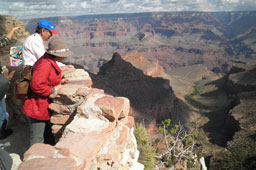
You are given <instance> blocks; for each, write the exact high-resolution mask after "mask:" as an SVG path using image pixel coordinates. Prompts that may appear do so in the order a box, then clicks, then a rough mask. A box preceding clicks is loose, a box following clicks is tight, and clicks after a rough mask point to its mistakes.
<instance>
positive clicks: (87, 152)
mask: <svg viewBox="0 0 256 170" xmlns="http://www.w3.org/2000/svg"><path fill="white" fill-rule="evenodd" d="M109 136H110V133H95V132H94V133H89V134H82V133H71V132H69V133H67V134H66V135H65V137H63V138H61V139H60V141H59V142H58V143H57V144H56V145H55V147H56V148H57V149H68V150H69V151H70V154H71V155H74V156H76V157H78V158H79V159H81V160H83V162H84V166H86V165H87V164H88V163H90V162H91V161H92V160H93V159H94V157H95V156H96V154H97V153H98V152H99V150H100V148H101V147H102V145H103V144H104V143H105V141H106V139H107V138H108V137H109Z"/></svg>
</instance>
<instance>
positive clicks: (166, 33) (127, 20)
mask: <svg viewBox="0 0 256 170" xmlns="http://www.w3.org/2000/svg"><path fill="white" fill-rule="evenodd" d="M255 18H256V14H255V12H254V11H252V12H220V13H207V12H165V13H163V12H154V13H141V14H113V15H94V16H78V17H57V18H49V20H51V21H52V22H53V23H54V24H56V25H57V26H56V29H57V30H58V31H59V35H60V36H62V37H64V38H65V39H67V40H68V41H69V43H70V46H71V48H72V50H73V51H75V54H76V57H75V58H73V59H70V61H71V62H72V63H79V64H82V65H85V66H86V67H87V68H88V69H89V70H90V71H91V72H94V73H96V72H98V69H99V66H98V61H99V60H102V59H105V60H110V59H111V55H112V54H113V53H114V52H116V51H117V52H119V53H120V54H121V55H125V54H126V53H127V52H130V51H138V52H140V53H142V55H144V56H146V57H147V59H150V60H154V61H156V60H157V61H159V64H160V65H161V66H162V67H163V68H164V69H165V70H168V71H170V70H172V69H173V68H177V67H184V66H191V65H196V64H203V65H205V66H207V67H208V69H209V70H213V71H215V72H216V73H221V74H226V73H227V72H228V70H229V69H230V67H231V66H230V60H231V59H232V60H244V61H251V62H254V61H255V60H254V59H255V57H256V52H255V35H256V34H255V26H256V25H255V22H254V20H255ZM36 22H37V20H29V21H26V23H27V24H26V26H27V28H28V30H30V31H31V32H34V27H35V25H36Z"/></svg>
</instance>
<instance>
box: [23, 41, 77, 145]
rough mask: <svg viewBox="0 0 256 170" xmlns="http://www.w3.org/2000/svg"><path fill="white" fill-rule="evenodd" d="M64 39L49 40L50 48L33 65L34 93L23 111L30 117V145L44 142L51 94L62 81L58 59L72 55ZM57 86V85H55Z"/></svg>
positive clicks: (61, 59) (31, 84) (24, 104)
mask: <svg viewBox="0 0 256 170" xmlns="http://www.w3.org/2000/svg"><path fill="white" fill-rule="evenodd" d="M71 55H72V53H71V52H70V51H69V49H68V47H67V44H66V42H65V41H64V40H62V39H60V38H58V37H56V38H55V37H54V38H52V39H51V41H50V42H49V48H48V50H47V51H46V53H45V54H44V56H42V57H41V58H40V59H39V60H38V61H37V62H36V63H35V64H34V66H33V71H32V79H31V82H30V88H31V91H32V94H31V96H30V97H28V98H27V99H25V100H24V102H23V106H22V112H23V113H24V114H25V115H27V116H28V117H29V124H30V146H32V145H33V144H35V143H43V142H44V130H45V126H46V123H47V121H49V119H50V114H49V111H48V106H49V95H50V94H52V93H54V91H55V88H59V87H60V86H57V85H59V84H60V83H61V69H60V68H59V66H58V65H57V63H56V61H63V60H64V58H65V57H70V56H71ZM54 86H56V87H54Z"/></svg>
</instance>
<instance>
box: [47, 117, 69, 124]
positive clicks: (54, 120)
mask: <svg viewBox="0 0 256 170" xmlns="http://www.w3.org/2000/svg"><path fill="white" fill-rule="evenodd" d="M69 118H70V115H63V116H59V115H58V116H51V119H50V122H51V123H52V124H55V125H64V124H66V123H67V121H68V120H69Z"/></svg>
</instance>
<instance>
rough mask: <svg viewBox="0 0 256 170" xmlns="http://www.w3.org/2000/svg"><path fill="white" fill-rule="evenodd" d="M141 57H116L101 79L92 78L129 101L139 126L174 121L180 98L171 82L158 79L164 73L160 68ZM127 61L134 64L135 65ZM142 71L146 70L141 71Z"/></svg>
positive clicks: (109, 62) (95, 84)
mask: <svg viewBox="0 0 256 170" xmlns="http://www.w3.org/2000/svg"><path fill="white" fill-rule="evenodd" d="M137 55H138V56H139V57H136V56H134V55H133V54H130V57H129V55H126V56H122V57H121V56H120V54H119V53H114V54H113V56H112V59H111V60H110V61H108V62H106V63H105V64H103V66H102V67H101V68H100V71H99V73H98V74H97V75H93V74H92V75H91V77H92V80H93V82H94V85H93V86H94V87H96V88H100V89H104V91H105V92H107V93H109V94H111V95H114V96H124V97H127V98H128V99H129V100H130V102H131V106H132V110H131V115H133V116H135V119H136V121H138V122H139V121H144V122H145V123H146V124H148V123H151V122H152V121H157V122H159V121H161V120H163V119H166V118H167V117H171V116H172V111H174V108H175V107H176V106H175V101H176V97H175V95H174V93H173V90H172V88H171V87H170V85H169V81H168V80H166V79H163V78H161V77H158V76H159V75H160V74H161V71H162V69H159V68H161V67H160V66H159V65H157V64H155V65H154V64H153V63H151V62H149V61H147V60H146V59H145V58H143V57H142V56H140V55H139V54H137ZM126 60H127V61H129V60H132V61H131V63H132V64H131V63H130V62H127V61H126ZM139 60H141V61H139ZM133 61H136V62H133ZM150 63H151V64H150ZM136 67H137V68H136ZM142 67H143V69H144V68H146V69H145V70H141V68H142ZM143 72H144V73H143ZM147 74H148V75H147ZM151 75H152V76H157V77H151Z"/></svg>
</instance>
